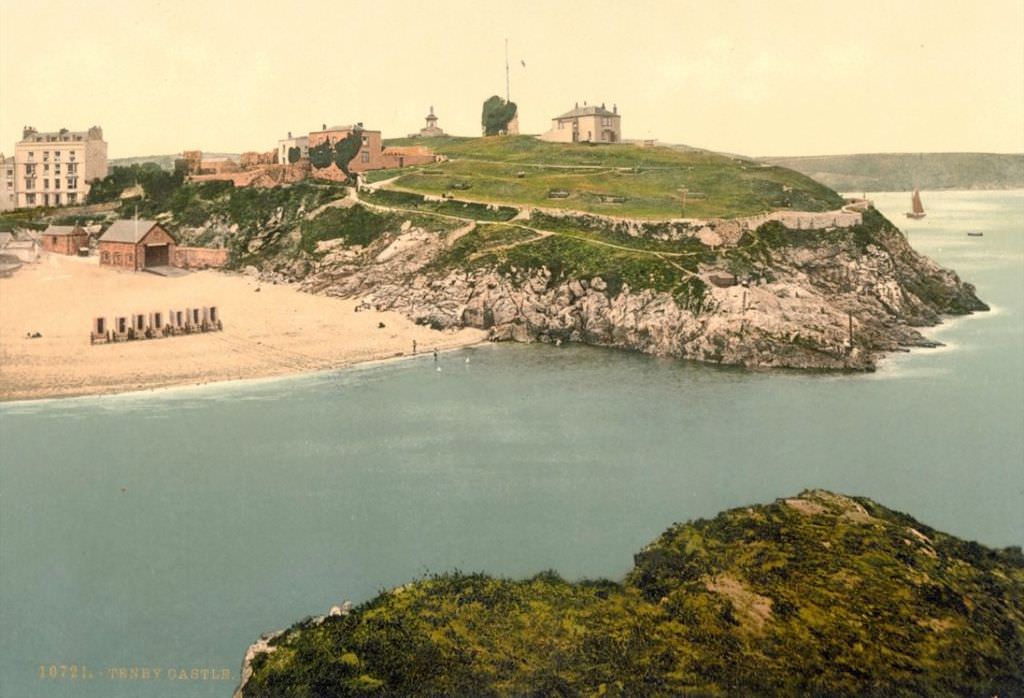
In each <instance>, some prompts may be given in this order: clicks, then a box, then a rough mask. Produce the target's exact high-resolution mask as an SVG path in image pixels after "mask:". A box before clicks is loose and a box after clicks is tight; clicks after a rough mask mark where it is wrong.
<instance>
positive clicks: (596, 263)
mask: <svg viewBox="0 0 1024 698" xmlns="http://www.w3.org/2000/svg"><path fill="white" fill-rule="evenodd" d="M356 208H360V207H359V206H357V207H356ZM400 219H401V217H400V216H399V217H398V218H395V219H394V221H395V222H394V224H393V225H392V227H391V229H390V230H388V231H387V232H385V233H383V234H381V235H380V236H379V237H378V238H376V239H375V240H374V241H372V242H371V243H369V244H367V245H361V246H349V245H347V244H346V243H345V240H343V239H336V240H327V241H322V242H320V243H319V247H318V251H317V255H316V259H315V261H313V262H308V261H307V262H302V263H296V264H292V265H291V266H286V267H283V268H282V269H283V273H282V272H278V273H277V274H276V275H275V274H271V275H270V277H271V278H277V279H281V280H291V281H296V282H298V283H301V285H302V287H303V288H304V289H306V290H308V291H311V292H315V293H326V294H330V295H337V296H345V297H365V298H366V299H367V301H368V302H369V303H370V304H371V305H373V306H375V307H377V308H381V309H393V310H398V311H401V312H403V313H405V314H407V315H409V316H411V317H413V318H415V319H416V320H417V321H419V322H423V323H429V324H431V325H434V326H436V327H456V326H463V325H468V326H472V327H478V328H482V329H486V330H488V331H489V332H490V336H491V338H492V339H494V340H515V341H522V342H528V341H543V342H555V343H557V342H566V341H571V342H583V343H587V344H592V345H597V346H607V347H616V348H622V349H630V350H636V351H641V352H645V353H650V354H657V355H663V356H672V357H678V358H683V359H695V360H698V361H705V362H713V363H718V364H730V365H740V366H746V367H757V368H760V367H785V368H803V369H851V370H870V369H872V368H873V367H874V365H875V362H876V360H877V358H878V357H879V355H880V354H882V353H884V352H889V351H895V350H901V349H904V348H907V347H913V346H933V345H934V343H933V342H930V341H929V340H928V339H926V338H925V337H924V336H923V335H922V334H921V332H920V331H919V328H921V327H925V326H929V325H934V324H936V323H938V322H940V321H941V317H942V316H943V315H944V314H964V313H970V312H973V311H977V310H986V309H987V307H986V306H985V304H984V303H982V302H981V301H980V300H979V299H978V298H977V297H976V295H975V293H974V288H973V287H972V286H971V285H970V284H966V283H963V282H961V281H960V279H959V278H958V277H957V276H956V274H954V273H953V272H951V271H949V270H945V269H942V268H940V267H939V266H937V265H936V264H935V263H933V262H932V261H931V260H929V259H927V258H925V257H923V256H921V255H919V254H917V253H916V252H915V251H914V250H913V249H912V248H911V247H910V245H909V244H908V243H907V240H906V238H905V237H904V236H903V235H902V233H900V231H899V230H897V229H896V228H895V226H893V225H892V224H891V223H890V222H889V221H887V220H886V219H885V218H884V217H882V216H881V214H879V213H878V212H877V211H875V210H874V209H871V208H868V209H867V210H866V211H865V212H864V217H863V222H862V223H861V224H859V225H854V226H850V227H843V228H834V227H828V228H821V229H792V228H787V227H786V226H785V225H783V224H782V223H780V222H778V221H769V222H767V223H764V224H762V225H760V226H758V227H757V228H753V229H748V230H744V231H732V234H731V238H732V239H731V241H728V242H726V243H724V244H719V245H709V244H706V243H705V242H704V241H703V240H702V237H703V238H704V239H707V235H702V234H701V233H702V231H701V230H700V229H696V230H695V232H694V233H693V235H692V236H691V237H686V238H684V239H681V240H679V239H677V240H673V241H668V242H666V241H663V240H657V239H654V238H653V237H645V236H644V233H643V232H641V233H637V232H636V227H635V226H634V227H633V228H631V229H630V230H629V232H628V233H624V232H621V231H616V230H614V229H613V226H611V225H609V226H608V227H607V228H604V229H602V226H601V222H600V221H599V220H597V219H595V218H594V217H587V218H586V219H581V220H579V221H573V220H572V219H571V217H565V216H563V217H561V218H560V219H559V220H558V221H552V220H550V219H549V218H543V217H537V216H534V217H531V218H521V219H520V220H513V221H511V222H510V223H502V224H500V228H499V226H498V225H495V224H483V225H477V224H476V223H472V222H465V221H463V222H462V225H461V227H459V228H457V229H448V230H441V231H437V230H435V231H431V230H427V229H424V228H423V227H419V226H416V225H413V224H412V223H411V222H410V221H406V222H405V223H404V224H398V223H397V221H398V220H400ZM452 225H453V226H454V225H458V223H453V224H452ZM542 225H543V226H544V228H541V227H540V226H542ZM546 228H556V230H550V229H546ZM640 228H641V229H642V226H641V227H640ZM495 231H498V232H497V233H496V232H495ZM510 232H514V233H516V235H511V234H510ZM716 241H717V240H716Z"/></svg>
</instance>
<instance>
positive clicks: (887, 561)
mask: <svg viewBox="0 0 1024 698" xmlns="http://www.w3.org/2000/svg"><path fill="white" fill-rule="evenodd" d="M271 644H272V645H273V646H274V650H273V651H272V652H271V653H267V654H261V655H257V657H256V659H255V660H254V661H253V663H252V668H253V675H252V677H251V678H250V679H249V681H248V682H247V684H246V685H245V686H244V689H243V695H244V696H246V697H248V698H252V697H255V696H350V695H495V696H503V695H822V696H825V695H828V696H854V695H856V696H863V695H867V696H920V695H929V696H991V695H1020V694H1021V692H1022V691H1024V665H1022V663H1021V662H1020V658H1021V657H1024V557H1022V555H1021V552H1020V549H1019V548H1014V549H1006V550H993V549H990V548H986V547H984V546H981V545H979V544H977V543H972V542H967V541H962V540H959V539H957V538H955V537H953V536H950V535H948V534H945V533H941V532H938V531H935V530H933V529H931V528H930V527H927V526H925V525H923V524H920V523H919V522H917V521H915V520H914V519H913V518H911V517H910V516H907V515H906V514H901V513H899V512H895V511H891V510H889V509H886V508H885V507H883V506H881V505H878V504H876V503H874V502H872V501H870V500H867V499H862V498H853V497H845V496H842V495H837V494H833V493H830V492H825V491H820V490H819V491H808V492H804V493H802V494H800V495H799V496H797V497H794V498H791V499H785V500H778V501H776V502H774V503H773V504H769V505H766V506H753V507H747V508H742V509H735V510H731V511H727V512H724V513H722V514H720V515H718V516H717V517H715V518H714V519H711V520H698V521H694V522H690V523H686V524H678V525H675V526H673V527H672V528H670V529H669V530H668V531H666V532H665V533H664V534H662V535H661V536H660V537H659V538H658V539H657V540H655V541H654V542H653V543H651V544H650V545H648V546H647V547H646V548H644V550H643V551H642V552H640V553H639V554H638V555H637V556H636V564H635V567H634V569H633V570H632V572H630V573H629V575H628V576H627V577H626V579H625V580H624V581H623V582H622V583H615V582H610V581H603V580H602V581H583V582H577V583H570V582H567V581H565V580H563V579H561V578H560V577H559V576H558V575H557V574H555V573H553V572H546V573H542V574H539V575H537V576H535V577H533V578H530V579H526V580H519V581H512V580H505V579H495V578H492V577H489V576H486V575H483V574H471V575H468V574H461V573H453V574H446V575H438V576H433V577H430V578H426V579H422V580H419V581H417V582H414V583H411V584H408V585H406V586H404V587H400V588H398V589H395V590H393V591H390V592H385V593H383V594H380V595H379V596H378V597H376V598H375V599H373V600H371V601H369V602H367V603H365V604H363V605H361V606H359V607H357V608H355V609H354V610H353V611H352V613H351V614H349V615H346V616H332V617H328V618H326V619H323V620H319V621H307V622H305V623H301V624H299V625H297V626H295V627H293V628H291V629H290V630H288V631H286V632H285V633H283V634H282V635H281V636H279V637H278V638H277V639H276V640H274V641H272V643H271Z"/></svg>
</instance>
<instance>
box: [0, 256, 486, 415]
mask: <svg viewBox="0 0 1024 698" xmlns="http://www.w3.org/2000/svg"><path fill="white" fill-rule="evenodd" d="M213 304H216V305H217V306H218V308H219V309H220V312H221V315H222V317H223V318H224V330H223V331H221V332H210V333H202V334H194V335H183V336H179V337H169V338H163V339H154V340H145V341H135V342H125V343H116V344H102V345H91V344H90V343H89V339H88V333H89V324H90V322H91V320H92V318H93V317H96V316H101V315H102V316H107V317H113V316H114V315H115V314H117V315H129V314H131V313H134V312H146V311H152V310H153V309H165V308H173V307H190V306H192V305H213ZM358 304H359V300H358V299H348V300H343V299H337V298H330V297H326V296H315V295H312V294H308V293H303V292H301V291H298V290H297V289H295V288H293V287H290V286H285V285H266V284H261V283H260V282H259V281H257V280H255V279H252V278H249V277H245V276H241V275H237V274H228V273H222V272H215V271H203V272H196V273H193V274H189V275H188V276H186V277H181V278H164V277H160V276H155V275H151V274H145V273H141V274H133V273H130V272H119V271H113V270H109V269H100V268H99V267H98V266H97V265H96V263H95V259H79V258H74V257H65V256H63V255H57V254H44V255H43V256H42V257H41V258H40V260H39V262H38V263H37V264H31V265H26V266H25V267H23V268H22V269H20V270H19V271H18V272H17V274H15V275H14V276H12V277H11V278H6V279H3V280H0V403H3V404H10V403H15V402H29V401H38V400H45V399H61V398H73V397H91V396H99V395H114V394H127V393H139V392H150V391H154V390H161V389H170V388H184V387H195V386H202V385H210V384H217V383H225V382H233V381H240V380H254V379H255V380H259V379H274V378H283V377H293V376H297V375H303V374H311V373H316V372H321V371H332V370H338V369H344V368H350V367H353V366H359V365H364V364H373V363H377V362H383V361H390V360H395V359H400V358H411V357H412V356H413V355H412V343H413V342H414V341H415V342H416V343H417V346H418V354H428V353H430V352H432V351H433V350H434V349H435V348H436V349H437V350H438V351H448V350H452V349H459V348H463V347H467V346H472V345H475V344H479V343H481V342H483V341H485V339H486V333H485V332H483V331H480V330H474V329H462V330H455V331H452V330H433V329H430V328H429V327H425V326H422V325H416V324H415V323H413V322H412V321H411V320H409V319H407V318H405V317H404V316H402V315H401V314H399V313H396V312H378V311H374V310H365V311H360V312H356V306H357V305H358ZM381 324H383V327H381V326H380V325H381ZM29 332H39V333H40V334H41V335H42V336H41V337H40V338H38V339H28V338H26V334H27V333H29Z"/></svg>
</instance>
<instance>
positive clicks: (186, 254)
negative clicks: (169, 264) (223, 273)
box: [173, 247, 228, 269]
mask: <svg viewBox="0 0 1024 698" xmlns="http://www.w3.org/2000/svg"><path fill="white" fill-rule="evenodd" d="M227 263H228V251H227V250H225V249H213V248H209V247H176V248H175V249H174V261H173V265H174V266H176V267H180V268H182V269H219V268H220V267H223V266H224V265H225V264H227Z"/></svg>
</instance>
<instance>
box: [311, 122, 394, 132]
mask: <svg viewBox="0 0 1024 698" xmlns="http://www.w3.org/2000/svg"><path fill="white" fill-rule="evenodd" d="M356 129H359V130H360V131H362V132H363V133H380V131H379V130H376V129H372V128H364V127H362V126H360V125H359V124H348V125H347V126H331V127H330V128H328V129H322V130H320V131H310V133H334V132H335V131H348V132H352V131H355V130H356Z"/></svg>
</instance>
